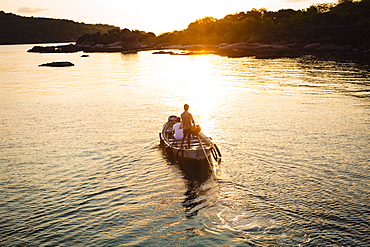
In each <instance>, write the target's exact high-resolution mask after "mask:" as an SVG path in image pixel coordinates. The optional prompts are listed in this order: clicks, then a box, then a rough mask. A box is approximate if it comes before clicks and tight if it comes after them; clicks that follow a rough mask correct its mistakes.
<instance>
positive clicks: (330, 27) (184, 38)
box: [158, 0, 370, 47]
mask: <svg viewBox="0 0 370 247" xmlns="http://www.w3.org/2000/svg"><path fill="white" fill-rule="evenodd" d="M369 13H370V0H362V1H352V0H340V1H339V2H337V3H336V4H333V3H324V4H318V5H312V6H311V7H310V8H308V9H305V10H293V9H282V10H279V11H267V10H266V9H259V10H257V9H252V10H251V11H247V12H240V13H237V14H233V15H227V16H225V17H224V18H223V19H215V18H213V17H205V18H202V19H198V20H197V21H195V22H193V23H191V24H190V25H189V26H188V28H187V29H185V30H182V31H174V32H172V33H165V34H162V35H160V36H159V37H158V39H159V40H161V42H163V43H167V44H181V45H192V44H204V45H214V44H220V43H236V42H242V41H247V42H262V43H271V42H275V43H276V42H277V43H285V44H287V43H301V44H302V43H313V42H320V43H332V44H341V45H346V44H350V45H355V46H365V47H369V45H370V15H369Z"/></svg>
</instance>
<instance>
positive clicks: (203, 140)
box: [159, 116, 221, 161]
mask: <svg viewBox="0 0 370 247" xmlns="http://www.w3.org/2000/svg"><path fill="white" fill-rule="evenodd" d="M175 123H176V116H170V117H169V118H168V121H167V123H165V124H164V125H163V130H162V133H160V134H159V136H160V141H161V145H162V146H164V147H166V148H167V150H168V151H169V153H170V154H171V155H172V156H173V157H175V158H176V161H180V160H182V159H190V160H208V159H209V157H210V156H211V155H212V156H213V158H214V159H215V160H216V161H218V160H219V158H221V153H220V150H219V149H218V147H217V145H216V144H215V143H213V142H212V140H211V139H210V138H209V137H207V136H205V135H204V134H203V133H202V132H199V133H198V134H197V135H196V136H194V135H193V136H192V138H191V141H190V148H185V147H187V143H185V142H187V141H185V142H184V146H183V147H181V142H182V140H175V139H174V137H173V131H172V129H173V125H174V124H175Z"/></svg>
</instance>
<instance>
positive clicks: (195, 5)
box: [0, 0, 337, 34]
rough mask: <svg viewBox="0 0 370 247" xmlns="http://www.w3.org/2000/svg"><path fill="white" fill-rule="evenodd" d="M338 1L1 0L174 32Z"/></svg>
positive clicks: (25, 11) (16, 9)
mask: <svg viewBox="0 0 370 247" xmlns="http://www.w3.org/2000/svg"><path fill="white" fill-rule="evenodd" d="M326 2H337V1H336V0H322V1H321V0H227V1H220V0H186V1H175V0H172V1H170V0H0V9H1V10H3V11H5V12H11V13H15V14H18V15H22V16H34V17H49V18H58V19H69V20H74V21H78V22H85V23H92V24H96V23H102V24H110V25H115V26H118V27H120V28H128V29H137V30H141V31H147V32H154V33H156V34H159V33H162V32H172V31H174V30H182V29H185V28H187V26H188V24H190V23H191V22H194V21H195V20H196V19H199V18H202V17H205V16H212V17H215V18H218V19H220V18H223V17H224V16H226V15H228V14H235V13H238V12H241V11H248V10H251V9H252V8H256V9H260V8H266V9H267V10H271V11H276V10H279V9H287V8H292V9H296V10H298V9H305V8H308V7H309V6H311V5H312V4H317V3H326Z"/></svg>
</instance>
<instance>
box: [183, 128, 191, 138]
mask: <svg viewBox="0 0 370 247" xmlns="http://www.w3.org/2000/svg"><path fill="white" fill-rule="evenodd" d="M182 132H183V134H184V139H185V138H186V137H188V138H190V137H191V129H183V131H182Z"/></svg>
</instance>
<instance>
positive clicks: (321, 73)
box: [0, 45, 370, 246]
mask: <svg viewBox="0 0 370 247" xmlns="http://www.w3.org/2000/svg"><path fill="white" fill-rule="evenodd" d="M30 47H31V46H30V45H15V46H0V57H1V64H0V71H1V79H0V89H1V90H0V101H1V104H0V114H1V118H0V126H1V127H0V138H1V142H0V194H1V201H0V236H1V238H0V245H1V246H369V245H370V237H369V233H370V228H369V222H370V207H369V204H370V203H369V196H370V186H369V182H370V181H369V178H370V173H369V164H370V152H369V150H370V93H369V92H370V89H369V82H370V72H369V68H368V67H366V66H365V67H363V66H358V65H356V64H352V63H339V62H333V61H316V60H312V59H310V58H301V59H275V60H256V59H253V58H226V57H219V56H213V55H201V56H170V55H152V54H151V52H140V53H138V54H131V55H123V54H119V53H112V54H111V53H92V54H90V56H89V57H88V58H82V57H81V55H82V53H74V54H33V53H26V51H27V49H29V48H30ZM53 61H71V62H72V63H74V64H75V65H76V66H74V67H69V68H48V67H38V65H39V64H42V63H47V62H53ZM184 103H188V104H189V105H190V110H189V111H190V112H191V113H192V114H193V116H194V118H195V121H196V123H197V124H200V125H201V126H202V129H203V132H204V133H205V134H207V135H209V136H212V138H213V140H214V141H215V142H216V143H217V144H218V146H219V148H220V150H221V152H222V154H223V158H222V162H221V163H220V164H219V165H218V166H217V164H215V165H216V166H215V169H216V171H215V173H213V174H212V173H209V172H207V171H203V170H202V171H199V172H198V171H196V172H194V171H193V170H192V169H191V168H190V169H187V165H186V164H185V165H177V164H173V163H171V160H169V159H168V158H167V157H166V155H165V153H164V152H163V150H161V149H160V148H159V139H158V133H159V132H160V131H161V127H162V125H163V123H164V122H165V121H166V119H167V117H168V116H169V115H172V114H180V113H181V112H182V110H183V109H182V106H183V104H184ZM189 165H192V164H189Z"/></svg>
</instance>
